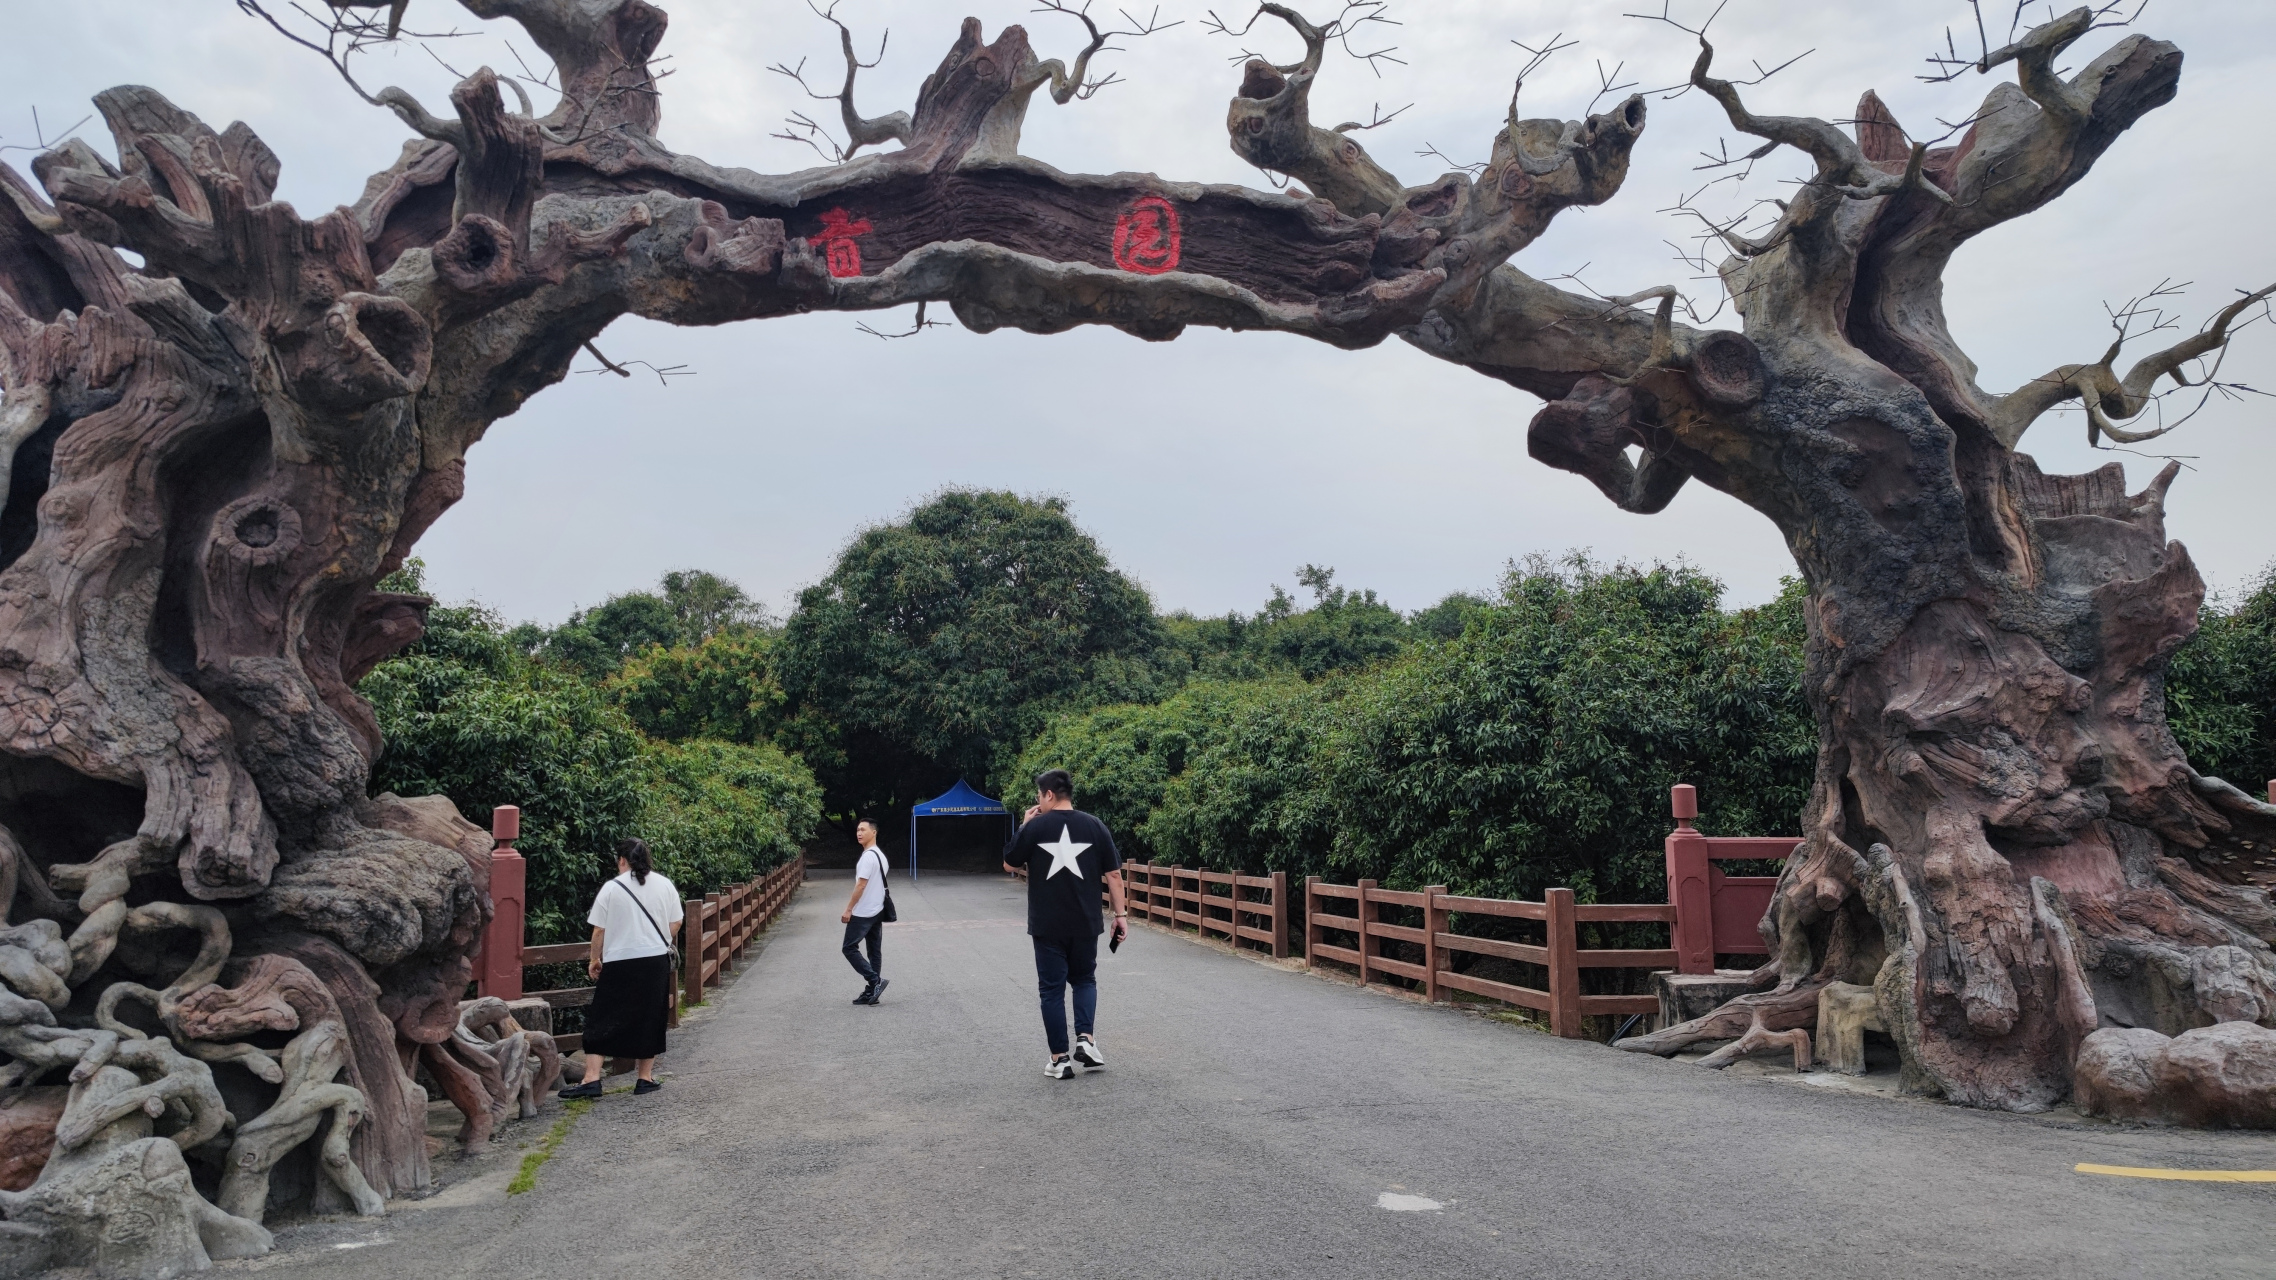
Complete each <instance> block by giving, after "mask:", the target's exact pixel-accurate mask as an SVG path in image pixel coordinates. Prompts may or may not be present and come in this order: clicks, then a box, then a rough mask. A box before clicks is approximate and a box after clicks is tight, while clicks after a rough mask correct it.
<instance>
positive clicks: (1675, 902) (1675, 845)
mask: <svg viewBox="0 0 2276 1280" xmlns="http://www.w3.org/2000/svg"><path fill="white" fill-rule="evenodd" d="M1668 798H1669V799H1670V800H1671V801H1672V802H1673V806H1674V809H1675V830H1674V831H1671V832H1669V833H1668V838H1667V900H1668V905H1669V906H1671V907H1674V908H1675V923H1673V924H1672V925H1670V926H1669V927H1668V933H1669V935H1670V938H1669V945H1670V947H1672V948H1673V950H1674V951H1675V971H1676V972H1677V973H1713V972H1714V971H1715V891H1714V886H1713V883H1712V881H1711V880H1710V878H1709V876H1708V873H1707V871H1708V862H1707V837H1705V836H1703V835H1701V834H1699V832H1698V831H1697V830H1696V829H1695V828H1693V826H1692V825H1691V820H1692V819H1693V818H1696V817H1698V816H1699V793H1698V791H1696V790H1695V789H1693V787H1692V785H1691V784H1690V783H1688V782H1679V783H1677V784H1676V785H1675V786H1674V788H1673V789H1671V790H1670V791H1669V793H1668Z"/></svg>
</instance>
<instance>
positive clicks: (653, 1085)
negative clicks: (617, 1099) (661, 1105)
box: [632, 1080, 664, 1097]
mask: <svg viewBox="0 0 2276 1280" xmlns="http://www.w3.org/2000/svg"><path fill="white" fill-rule="evenodd" d="M663 1087H664V1086H663V1085H661V1084H658V1083H657V1082H655V1081H654V1080H643V1081H641V1082H640V1083H638V1084H636V1085H634V1086H632V1095H633V1096H634V1097H639V1096H641V1095H642V1094H649V1093H654V1092H656V1091H657V1090H658V1089H661V1088H663Z"/></svg>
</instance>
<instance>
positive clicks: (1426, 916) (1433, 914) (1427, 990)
mask: <svg viewBox="0 0 2276 1280" xmlns="http://www.w3.org/2000/svg"><path fill="white" fill-rule="evenodd" d="M1445 892H1446V886H1445V885H1442V884H1434V885H1426V886H1425V887H1424V888H1423V998H1424V999H1425V1000H1428V1001H1430V1002H1431V1003H1432V1004H1437V1003H1438V935H1439V932H1440V929H1441V927H1442V926H1443V925H1444V924H1445V921H1443V920H1441V919H1440V918H1439V917H1440V916H1442V915H1443V914H1444V913H1443V912H1441V911H1440V910H1439V909H1438V899H1439V897H1440V895H1442V894H1444V893H1445Z"/></svg>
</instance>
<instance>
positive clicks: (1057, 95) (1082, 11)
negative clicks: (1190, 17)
mask: <svg viewBox="0 0 2276 1280" xmlns="http://www.w3.org/2000/svg"><path fill="white" fill-rule="evenodd" d="M1092 3H1093V0H1082V3H1081V4H1079V5H1075V4H1069V3H1067V0H1040V3H1038V4H1037V5H1036V7H1035V12H1037V13H1064V14H1069V15H1071V16H1073V17H1076V18H1079V19H1081V20H1082V23H1083V29H1084V30H1086V31H1088V32H1090V36H1091V39H1090V43H1089V44H1086V45H1084V46H1083V51H1082V52H1081V53H1079V54H1076V55H1075V66H1074V69H1073V70H1071V71H1070V70H1068V69H1067V67H1066V65H1065V64H1063V63H1061V62H1060V61H1059V60H1058V59H1057V58H1052V59H1049V60H1047V61H1044V62H1039V63H1037V64H1035V66H1034V67H1032V68H1030V69H1029V70H1028V72H1027V75H1028V77H1029V78H1030V79H1031V81H1032V83H1034V84H1037V85H1040V84H1042V83H1044V82H1045V81H1046V80H1048V81H1049V83H1050V85H1051V100H1052V101H1053V102H1056V103H1058V104H1060V105H1061V106H1065V105H1066V104H1067V103H1068V102H1070V101H1073V100H1074V99H1077V98H1082V99H1086V100H1087V99H1088V98H1090V96H1091V95H1092V94H1095V93H1097V92H1098V91H1099V90H1101V89H1104V88H1106V87H1107V86H1108V85H1110V84H1120V83H1121V82H1122V77H1121V76H1119V75H1114V74H1111V73H1110V74H1109V75H1107V76H1106V77H1105V78H1104V79H1099V80H1092V79H1090V78H1089V77H1090V65H1091V58H1092V56H1093V55H1096V54H1100V53H1119V52H1121V50H1120V49H1118V48H1116V47H1115V46H1114V45H1113V44H1112V43H1110V42H1111V41H1114V40H1117V39H1133V40H1134V39H1139V38H1142V37H1145V36H1150V35H1153V34H1155V33H1156V32H1159V31H1167V30H1169V29H1170V28H1171V27H1175V26H1182V25H1184V24H1183V21H1182V20H1179V21H1172V22H1164V21H1162V10H1161V6H1159V5H1156V6H1155V7H1154V10H1153V12H1151V13H1149V14H1148V15H1147V16H1146V19H1145V21H1143V22H1141V21H1139V20H1138V19H1137V18H1135V17H1133V16H1131V13H1130V11H1129V10H1128V9H1124V10H1121V11H1120V12H1121V14H1122V17H1123V20H1124V21H1126V22H1128V23H1129V24H1130V26H1129V28H1128V29H1127V30H1125V29H1122V28H1116V29H1114V30H1110V31H1101V30H1100V29H1099V25H1098V23H1096V22H1094V21H1092V20H1091V5H1092Z"/></svg>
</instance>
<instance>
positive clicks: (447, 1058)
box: [420, 996, 561, 1149]
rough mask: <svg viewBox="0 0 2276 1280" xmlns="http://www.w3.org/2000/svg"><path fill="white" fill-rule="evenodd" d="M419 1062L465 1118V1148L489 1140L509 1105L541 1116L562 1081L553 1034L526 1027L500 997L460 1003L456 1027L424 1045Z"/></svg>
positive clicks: (527, 1116)
mask: <svg viewBox="0 0 2276 1280" xmlns="http://www.w3.org/2000/svg"><path fill="white" fill-rule="evenodd" d="M420 1060H421V1061H423V1062H425V1063H426V1064H427V1069H428V1070H429V1071H431V1072H433V1073H434V1077H435V1082H436V1083H437V1084H439V1085H441V1086H442V1089H443V1092H444V1094H446V1095H447V1096H448V1097H449V1098H450V1100H451V1104H452V1105H453V1106H456V1107H457V1108H458V1110H459V1114H460V1115H463V1116H465V1117H466V1123H465V1125H464V1126H463V1127H461V1128H460V1129H459V1133H458V1140H459V1143H460V1144H461V1146H462V1147H463V1148H466V1149H471V1148H473V1147H475V1146H476V1145H478V1144H480V1143H483V1142H487V1141H489V1140H490V1139H491V1137H492V1136H493V1135H494V1134H495V1133H496V1131H497V1126H498V1122H499V1121H501V1120H504V1119H505V1118H506V1110H507V1108H508V1107H509V1106H511V1107H513V1108H515V1110H516V1113H517V1114H518V1116H519V1118H521V1119H523V1120H527V1119H530V1118H531V1117H533V1116H535V1115H537V1113H538V1102H539V1100H540V1099H542V1098H544V1097H545V1096H546V1095H547V1094H549V1093H551V1092H552V1090H553V1088H554V1086H555V1085H557V1084H559V1083H560V1081H561V1054H560V1051H559V1050H557V1049H556V1048H555V1047H554V1044H553V1037H552V1036H550V1035H547V1034H546V1033H544V1032H542V1031H529V1030H525V1029H524V1028H523V1027H522V1025H521V1024H520V1023H518V1022H515V1021H514V1019H513V1015H512V1014H511V1012H510V1011H508V1009H507V1008H506V1002H505V1001H503V1000H500V999H498V998H497V997H496V996H484V997H482V998H481V999H478V1000H468V1001H466V1002H465V1003H463V1004H461V1005H460V1006H459V1022H458V1028H457V1030H455V1031H454V1032H453V1033H452V1034H451V1038H450V1039H448V1040H446V1041H444V1042H443V1043H441V1044H431V1045H427V1046H425V1047H424V1048H423V1050H422V1052H421V1055H420Z"/></svg>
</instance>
